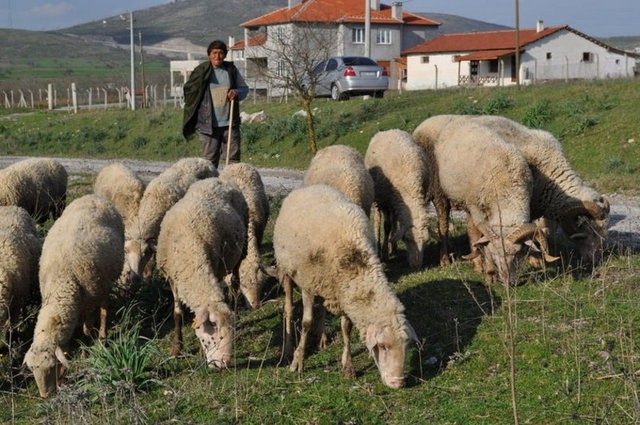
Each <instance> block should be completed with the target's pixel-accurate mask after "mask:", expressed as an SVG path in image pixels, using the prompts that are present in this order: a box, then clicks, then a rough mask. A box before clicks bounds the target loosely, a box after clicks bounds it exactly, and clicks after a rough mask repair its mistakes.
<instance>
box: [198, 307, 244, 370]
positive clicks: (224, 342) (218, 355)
mask: <svg viewBox="0 0 640 425" xmlns="http://www.w3.org/2000/svg"><path fill="white" fill-rule="evenodd" d="M234 322H235V321H234V317H233V313H232V312H231V310H229V308H228V307H227V306H226V304H224V303H220V304H219V305H218V308H217V309H216V310H214V309H213V308H211V307H203V308H200V309H198V311H196V316H195V318H194V322H193V327H194V328H195V331H196V336H197V337H198V339H199V340H200V344H201V345H202V349H203V350H204V354H205V357H206V359H207V364H208V365H209V367H214V368H218V369H222V368H226V367H228V366H229V364H230V362H231V354H232V349H233V334H234Z"/></svg>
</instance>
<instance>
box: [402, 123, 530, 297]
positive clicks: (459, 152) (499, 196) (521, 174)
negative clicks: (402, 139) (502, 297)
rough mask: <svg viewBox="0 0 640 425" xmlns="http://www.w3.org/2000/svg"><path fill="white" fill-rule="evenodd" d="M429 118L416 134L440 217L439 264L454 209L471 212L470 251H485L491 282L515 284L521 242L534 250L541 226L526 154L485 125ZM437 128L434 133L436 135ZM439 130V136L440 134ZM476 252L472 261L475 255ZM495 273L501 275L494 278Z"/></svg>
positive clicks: (473, 253) (521, 252)
mask: <svg viewBox="0 0 640 425" xmlns="http://www.w3.org/2000/svg"><path fill="white" fill-rule="evenodd" d="M443 121H446V119H443V118H442V117H434V118H428V119H426V120H425V121H423V122H422V123H421V124H420V125H419V126H418V127H417V128H416V129H415V130H414V132H413V136H414V138H415V140H416V141H417V142H418V143H419V144H420V145H421V146H423V148H424V149H425V151H426V153H427V157H428V158H430V159H431V160H430V165H431V167H430V170H431V172H430V176H429V179H430V194H429V196H430V197H432V198H433V203H434V206H435V207H436V213H437V216H438V232H439V234H440V237H441V242H442V247H443V248H442V250H441V263H442V258H443V257H446V256H447V250H448V242H447V239H448V227H449V222H448V220H449V213H450V209H451V204H454V205H457V206H460V207H461V208H463V209H464V210H466V211H467V213H468V231H469V232H470V242H471V243H472V246H474V247H477V248H482V251H483V252H484V254H485V255H484V256H485V259H486V260H485V270H484V272H485V276H486V278H487V281H494V280H496V278H499V280H500V281H502V282H503V283H505V284H510V285H513V284H514V283H515V271H516V270H517V267H518V266H519V264H520V262H521V261H522V259H523V254H524V253H525V251H524V250H523V243H524V244H526V245H529V246H531V247H533V246H534V245H533V243H532V241H531V238H532V237H533V236H534V235H535V233H536V231H537V227H536V226H535V225H534V224H533V223H531V222H530V221H531V216H530V212H529V203H530V200H531V196H532V190H533V178H532V175H531V171H530V169H529V166H528V164H527V162H526V160H525V158H524V156H523V155H522V153H521V152H520V151H519V150H518V149H517V148H516V147H515V146H513V145H511V144H509V143H506V142H504V141H503V140H502V138H501V137H500V136H499V135H498V134H496V133H495V132H493V131H491V130H490V129H489V128H487V127H485V126H481V125H479V124H475V123H473V122H469V121H467V120H449V121H446V123H445V125H444V126H442V127H439V126H440V125H441V124H442V122H443ZM434 128H435V130H434ZM438 130H440V131H438ZM477 255H478V254H477V252H472V257H473V256H477ZM494 266H495V267H496V268H497V276H496V275H495V273H496V270H494Z"/></svg>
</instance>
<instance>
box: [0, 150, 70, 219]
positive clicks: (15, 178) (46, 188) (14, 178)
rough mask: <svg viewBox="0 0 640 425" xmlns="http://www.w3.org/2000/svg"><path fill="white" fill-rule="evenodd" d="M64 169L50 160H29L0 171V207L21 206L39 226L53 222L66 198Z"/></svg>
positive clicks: (56, 162)
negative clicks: (50, 219)
mask: <svg viewBox="0 0 640 425" xmlns="http://www.w3.org/2000/svg"><path fill="white" fill-rule="evenodd" d="M67 179H68V175H67V170H66V169H65V168H64V166H62V164H60V162H58V161H56V160H55V159H52V158H28V159H23V160H21V161H18V162H15V163H13V164H11V165H9V166H8V167H6V168H4V169H2V170H0V205H17V206H19V207H23V208H24V209H25V210H27V212H28V213H29V214H30V215H31V216H32V217H33V218H34V219H35V220H36V222H37V223H39V224H42V223H44V222H46V221H47V220H48V219H49V217H51V218H53V219H56V218H58V217H60V214H62V211H63V210H64V207H65V204H66V198H67Z"/></svg>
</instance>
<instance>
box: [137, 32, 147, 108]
mask: <svg viewBox="0 0 640 425" xmlns="http://www.w3.org/2000/svg"><path fill="white" fill-rule="evenodd" d="M138 40H139V44H140V75H141V77H140V80H141V83H142V84H141V86H140V87H141V88H142V106H143V107H145V106H146V105H147V91H146V90H145V85H144V51H143V49H142V31H139V32H138Z"/></svg>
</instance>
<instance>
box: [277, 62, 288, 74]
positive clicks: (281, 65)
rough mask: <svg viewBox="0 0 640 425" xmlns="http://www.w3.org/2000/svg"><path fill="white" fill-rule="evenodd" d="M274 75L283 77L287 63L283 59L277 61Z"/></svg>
mask: <svg viewBox="0 0 640 425" xmlns="http://www.w3.org/2000/svg"><path fill="white" fill-rule="evenodd" d="M276 75H277V76H278V77H285V76H286V75H287V64H286V62H285V61H278V64H277V66H276Z"/></svg>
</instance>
